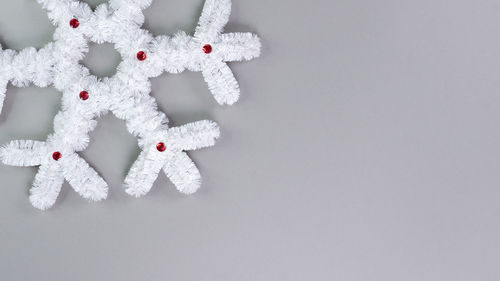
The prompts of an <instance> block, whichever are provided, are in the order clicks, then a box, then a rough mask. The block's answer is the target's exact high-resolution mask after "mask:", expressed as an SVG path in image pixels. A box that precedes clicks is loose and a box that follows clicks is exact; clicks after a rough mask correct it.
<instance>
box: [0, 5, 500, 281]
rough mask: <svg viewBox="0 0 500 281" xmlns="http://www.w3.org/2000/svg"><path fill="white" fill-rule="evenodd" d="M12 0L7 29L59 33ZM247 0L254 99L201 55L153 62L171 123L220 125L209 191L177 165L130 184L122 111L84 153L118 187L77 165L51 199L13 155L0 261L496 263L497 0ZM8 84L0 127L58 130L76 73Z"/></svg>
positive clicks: (26, 265) (46, 267)
mask: <svg viewBox="0 0 500 281" xmlns="http://www.w3.org/2000/svg"><path fill="white" fill-rule="evenodd" d="M0 2H1V4H2V5H1V8H0V38H1V39H0V41H1V43H2V44H3V45H4V46H6V47H8V48H13V49H21V48H24V47H28V46H37V47H41V46H43V45H44V44H46V43H47V42H50V41H51V36H52V33H53V30H54V28H53V27H52V26H51V24H50V23H49V20H48V19H47V17H46V15H45V12H44V11H43V10H42V9H41V8H40V6H39V5H38V4H36V3H35V1H33V0H16V1H8V0H1V1H0ZM87 2H90V3H91V4H93V5H94V6H95V4H97V3H98V2H104V1H103V0H102V1H99V0H94V1H87ZM233 2H234V3H233V13H232V17H231V20H230V24H229V25H228V27H227V30H228V31H251V32H256V33H258V34H259V35H260V36H261V37H262V39H263V44H264V48H263V55H262V57H261V58H260V59H258V60H254V61H251V62H249V63H234V64H232V65H231V67H232V69H233V70H234V72H235V74H236V76H237V77H238V79H239V81H240V83H241V88H242V99H241V100H240V102H239V103H237V104H236V105H235V106H233V107H220V106H218V105H217V104H216V103H215V102H214V100H213V98H212V97H211V95H210V94H209V92H208V90H207V86H206V85H205V83H204V82H203V80H202V76H201V75H200V74H199V73H190V72H186V73H183V74H182V75H162V76H161V77H159V78H156V79H153V88H154V89H153V93H152V95H153V96H155V97H156V98H157V100H158V102H159V104H160V107H161V109H162V110H164V111H165V112H166V113H167V114H168V116H169V117H170V118H171V119H172V122H173V124H175V125H181V124H184V123H187V122H192V121H196V120H199V119H212V120H215V121H217V122H219V123H220V125H221V127H222V133H223V138H222V139H221V140H220V142H218V144H217V145H216V146H215V147H213V148H210V149H206V150H202V151H196V152H193V153H191V156H192V157H193V159H194V160H195V161H196V163H197V164H198V166H199V168H200V170H201V172H202V174H203V177H204V185H203V188H202V189H201V190H200V192H199V193H197V194H196V195H194V196H190V197H187V196H183V195H180V194H179V193H178V192H177V191H176V190H175V189H174V187H173V185H172V184H171V183H170V182H169V181H168V180H167V179H166V177H165V176H164V175H162V176H160V178H159V180H158V181H157V182H156V184H155V186H154V188H153V190H152V192H151V193H150V194H149V195H147V196H146V197H144V198H142V199H133V198H131V197H129V196H128V195H126V194H125V193H124V191H123V190H122V188H121V183H122V181H123V178H124V177H125V175H126V173H127V170H128V169H129V168H130V166H131V165H132V163H133V161H134V159H135V158H136V157H137V155H138V153H139V149H138V146H137V142H136V139H135V138H134V137H132V136H131V135H129V134H128V133H127V131H126V130H125V125H124V122H123V121H121V120H118V119H117V118H115V117H113V116H111V115H108V116H106V117H104V118H103V119H101V120H100V123H99V126H98V128H97V129H96V131H95V132H93V133H92V135H91V137H92V144H91V145H90V147H89V148H88V149H87V150H86V151H85V152H84V153H82V154H83V156H84V157H85V159H87V160H88V161H89V162H90V163H91V164H92V165H93V167H95V168H96V169H97V170H98V171H99V172H100V173H101V175H102V176H103V177H104V178H105V179H106V180H107V182H108V183H109V184H110V187H111V188H110V191H111V192H110V195H109V199H108V200H106V201H104V202H101V203H97V204H89V203H87V202H86V201H85V200H84V199H82V198H80V197H79V196H78V195H77V194H76V193H75V192H74V191H73V190H71V189H70V188H69V186H68V185H67V184H65V185H64V187H63V192H62V194H61V196H60V198H59V200H58V201H57V203H56V206H55V207H54V208H53V209H51V210H50V211H48V212H40V211H37V210H36V209H34V208H32V207H31V205H30V204H29V201H28V190H29V187H30V185H31V182H32V180H33V177H34V175H35V173H36V168H18V167H7V166H4V165H1V166H0V186H1V194H2V195H1V196H0V243H1V244H0V246H1V247H0V280H2V281H3V280H6V281H13V280H23V281H26V280H47V281H49V280H50V281H54V280H120V281H123V280H176V281H183V280H186V281H188V280H197V281H200V280H201V281H204V280H206V281H214V280H224V281H226V280H238V281H245V280H249V281H250V280H263V281H265V280H269V281H271V280H272V281H274V280H290V281H299V280H314V281H316V280H325V281H326V280H346V281H354V280H357V281H367V280H378V281H401V280H405V281H408V280H415V281H422V280H425V281H434V280H436V281H437V280H439V281H443V280H446V281H448V280H450V281H451V280H453V281H460V280H474V281H475V280H495V281H496V280H500V268H499V267H498V261H499V258H500V254H499V251H500V241H499V239H500V238H499V237H500V223H499V221H500V206H499V204H498V201H499V199H500V185H499V184H500V173H499V167H500V147H499V145H500V133H499V127H498V125H499V123H500V95H499V91H500V79H498V76H499V74H500V68H499V67H500V39H499V35H500V1H494V0H474V1H473V0H468V1H466V0H454V1H447V0H419V1H417V0H413V1H406V0H379V1H372V0H357V1H353V0H335V1H331V0H328V1H327V0H317V1H299V0H293V1H292V0H289V1H285V0H279V1H265V0H253V1H244V0H234V1H233ZM201 7H202V0H182V1H180V0H179V1H174V0H155V1H154V4H153V6H152V7H151V8H150V9H148V10H147V11H146V16H147V22H146V24H145V26H146V27H147V28H149V29H150V30H151V31H152V32H153V33H154V34H155V35H160V34H172V33H173V32H175V31H177V30H179V29H182V30H186V31H188V32H192V31H193V30H194V27H195V24H196V22H197V18H198V15H199V13H200V10H201ZM119 60H120V58H119V55H118V54H117V53H116V52H115V51H114V50H113V48H112V45H101V46H96V45H93V46H92V48H91V51H90V54H89V55H88V56H87V58H86V59H85V60H84V62H83V63H84V64H86V65H87V66H89V67H90V68H91V69H92V71H93V72H94V73H95V74H97V75H100V76H106V75H112V74H113V73H114V68H115V66H116V65H117V64H118V62H119ZM7 95H8V97H7V100H6V108H5V112H4V113H3V114H2V115H1V117H0V143H5V142H7V141H9V140H11V139H22V138H28V139H38V140H44V139H45V137H46V136H47V135H48V134H50V133H51V132H52V121H53V117H54V116H55V114H56V113H57V111H58V109H59V105H60V97H61V95H60V93H57V92H56V91H55V90H54V89H51V88H49V89H39V88H35V87H32V88H25V89H18V88H14V87H9V90H8V93H7Z"/></svg>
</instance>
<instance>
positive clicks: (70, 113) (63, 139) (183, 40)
mask: <svg viewBox="0 0 500 281" xmlns="http://www.w3.org/2000/svg"><path fill="white" fill-rule="evenodd" d="M37 1H38V2H39V3H40V4H41V5H42V6H43V8H45V9H46V10H47V12H48V16H49V18H50V20H51V21H52V22H53V24H54V25H55V26H56V31H55V33H54V42H52V43H49V44H47V45H46V46H45V47H43V48H41V49H40V50H36V49H35V48H31V47H30V48H26V49H24V50H21V51H14V50H8V49H3V48H2V46H0V112H1V108H2V106H3V101H4V98H5V93H6V90H7V84H8V83H9V82H10V83H11V84H12V85H14V86H16V87H26V86H28V85H30V84H33V85H36V86H39V87H47V86H53V87H54V88H56V89H57V90H58V91H60V92H62V93H63V96H62V108H61V111H60V112H59V113H58V114H57V116H56V117H55V119H54V133H52V134H51V135H49V136H48V137H47V139H46V140H45V141H35V140H14V141H11V142H10V143H8V144H6V145H4V146H3V147H2V148H0V160H1V161H2V162H3V163H4V164H7V165H13V166H39V170H38V173H37V174H36V176H35V180H34V182H33V187H32V188H31V190H30V202H31V203H32V204H33V206H34V207H36V208H39V209H41V210H46V209H48V208H50V207H52V206H53V205H54V204H55V202H56V200H57V197H58V195H59V193H60V191H61V187H62V184H63V183H64V181H67V182H68V183H69V184H70V185H71V187H72V188H73V189H74V190H75V191H76V192H77V193H78V194H80V195H81V196H82V197H83V198H85V199H87V200H89V201H101V200H103V199H105V198H106V197H107V194H108V185H107V184H106V182H105V181H104V180H103V179H102V177H101V176H100V175H99V174H98V173H97V172H96V171H95V170H94V169H93V168H92V167H90V165H89V164H88V163H87V162H86V161H85V160H84V159H83V158H82V157H81V156H80V155H79V154H78V152H80V151H83V150H84V149H86V148H87V146H88V144H89V142H90V139H89V133H90V132H91V131H92V130H94V128H95V127H96V125H97V119H98V118H99V117H101V116H103V115H104V114H106V113H108V112H111V113H113V114H114V115H116V116H117V117H118V118H121V119H123V120H125V121H126V124H127V129H128V131H129V132H130V133H132V134H133V135H135V136H136V137H137V138H138V140H139V145H140V147H141V150H142V152H141V153H140V155H139V157H138V159H137V160H136V161H135V163H134V164H133V165H132V167H131V169H130V172H129V173H128V175H127V176H126V178H125V181H124V187H125V190H126V192H127V193H128V194H130V195H132V196H136V197H139V196H142V195H145V194H146V193H148V192H149V190H150V189H151V187H152V186H153V184H154V182H155V181H156V178H157V176H158V174H159V173H160V172H161V171H163V172H164V173H165V174H166V175H167V177H168V178H169V179H170V180H171V181H172V183H173V184H174V185H175V186H176V188H177V189H178V190H179V191H180V192H182V193H185V194H191V193H194V192H195V191H196V190H198V188H199V187H200V185H201V176H200V172H199V171H198V169H197V168H196V165H195V164H194V162H193V161H192V160H191V159H190V158H189V157H188V155H187V154H186V151H192V150H197V149H200V148H205V147H210V146H213V145H214V144H215V141H216V139H217V138H219V136H220V130H219V126H218V125H217V124H216V123H215V122H212V121H208V120H202V121H198V122H193V123H190V124H186V125H184V126H180V127H170V126H169V124H168V123H169V120H168V118H167V116H166V115H165V114H164V113H163V112H161V111H159V110H158V105H157V103H156V101H155V99H153V98H152V97H151V96H150V92H151V84H150V78H153V77H157V76H159V75H161V74H162V73H164V72H168V73H181V72H183V71H184V70H190V71H198V72H201V74H202V75H203V77H204V80H205V81H206V82H207V85H208V88H209V90H210V92H211V93H212V95H213V96H214V98H215V100H216V101H217V102H218V103H220V104H221V105H224V104H227V105H231V104H233V103H235V102H236V101H237V100H238V98H239V95H240V89H239V86H238V82H237V81H236V79H235V77H234V75H233V73H232V71H231V69H230V68H229V67H228V65H227V62H233V61H244V60H250V59H253V58H256V57H258V56H259V55H260V48H261V44H260V40H259V38H258V37H257V36H256V35H254V34H251V33H223V29H224V26H225V25H226V24H227V22H228V20H229V15H230V13H231V1H230V0H206V2H205V5H204V8H203V11H202V15H201V17H200V20H199V24H198V26H197V28H196V30H195V32H194V34H193V35H192V36H191V35H188V34H187V33H185V32H178V33H177V34H175V35H174V36H172V37H170V36H166V35H162V36H156V37H155V36H153V35H152V34H151V33H150V32H149V31H147V30H144V29H142V28H141V26H142V24H143V23H144V15H143V12H142V11H143V9H145V8H147V7H148V6H149V5H150V4H151V0H110V1H109V3H106V4H101V5H99V6H98V7H97V8H96V9H95V10H92V9H91V8H90V7H89V5H88V4H86V3H83V2H79V1H77V0H37ZM89 42H95V43H103V42H108V43H113V44H114V46H115V48H116V49H117V50H118V52H120V54H121V57H122V60H123V61H122V62H121V63H120V65H119V66H118V69H117V73H116V74H115V75H114V76H112V77H109V78H104V79H100V78H98V77H95V76H93V75H91V74H90V71H89V70H88V69H87V68H86V67H84V66H83V65H81V64H79V61H80V60H81V59H82V58H83V57H84V56H85V54H86V53H87V52H88V43H89Z"/></svg>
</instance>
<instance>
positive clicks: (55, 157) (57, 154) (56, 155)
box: [52, 151, 62, 161]
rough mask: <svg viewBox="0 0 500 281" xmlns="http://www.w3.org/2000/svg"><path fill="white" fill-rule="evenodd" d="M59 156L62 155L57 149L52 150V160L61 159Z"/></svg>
mask: <svg viewBox="0 0 500 281" xmlns="http://www.w3.org/2000/svg"><path fill="white" fill-rule="evenodd" d="M61 157H62V154H61V152H59V151H56V152H54V154H52V158H54V160H56V161H58V160H59V159H61Z"/></svg>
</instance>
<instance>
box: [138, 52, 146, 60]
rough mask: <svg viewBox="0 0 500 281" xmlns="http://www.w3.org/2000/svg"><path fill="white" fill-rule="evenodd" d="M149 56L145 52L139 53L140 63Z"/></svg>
mask: <svg viewBox="0 0 500 281" xmlns="http://www.w3.org/2000/svg"><path fill="white" fill-rule="evenodd" d="M146 58H147V56H146V53H145V52H143V51H140V52H138V53H137V59H138V60H140V61H143V60H146Z"/></svg>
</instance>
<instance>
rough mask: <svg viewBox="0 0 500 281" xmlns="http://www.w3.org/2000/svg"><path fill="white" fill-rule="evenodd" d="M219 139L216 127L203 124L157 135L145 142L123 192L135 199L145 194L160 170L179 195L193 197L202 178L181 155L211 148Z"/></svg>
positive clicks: (178, 128) (197, 123) (189, 161)
mask: <svg viewBox="0 0 500 281" xmlns="http://www.w3.org/2000/svg"><path fill="white" fill-rule="evenodd" d="M219 136H220V130H219V126H218V125H217V124H216V123H215V122H212V121H206V120H204V121H198V122H194V123H190V124H187V125H184V126H181V127H176V128H170V129H168V130H166V131H160V132H157V133H156V134H154V136H152V137H151V138H149V139H148V140H146V141H145V142H146V143H147V144H146V145H145V146H144V150H143V151H142V152H141V154H140V155H139V158H138V159H137V161H136V162H135V163H134V164H133V166H132V168H131V169H130V172H129V174H128V175H127V177H126V178H125V184H124V186H125V189H126V190H125V191H126V192H127V193H128V194H130V195H132V196H135V197H140V196H143V195H145V194H147V193H148V192H149V191H150V190H151V187H152V186H153V184H154V182H155V181H156V178H157V177H158V174H159V172H160V171H161V170H162V169H163V170H164V172H165V174H166V175H167V176H168V178H169V179H170V180H171V181H172V182H173V183H174V185H175V186H176V188H177V189H178V190H179V191H180V192H182V193H185V194H191V193H194V192H195V191H196V190H198V188H199V187H200V185H201V176H200V172H199V171H198V169H197V168H196V166H195V164H194V163H193V161H192V160H191V159H190V158H189V157H188V156H187V154H186V153H185V152H184V151H187V150H195V149H199V148H203V147H208V146H213V145H214V144H215V140H216V139H217V138H218V137H219Z"/></svg>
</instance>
